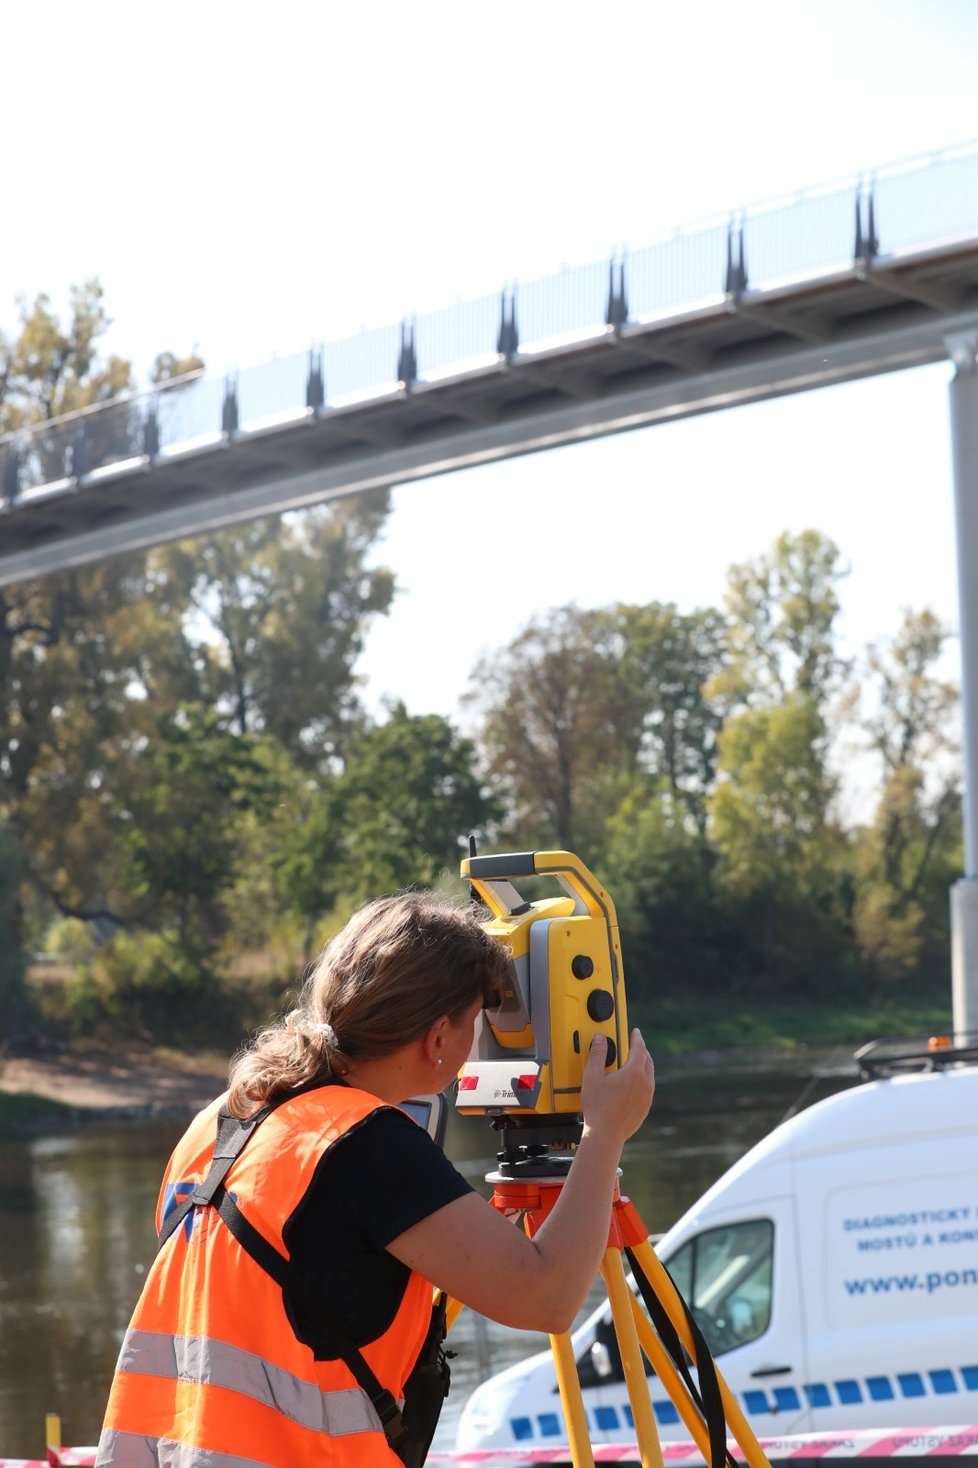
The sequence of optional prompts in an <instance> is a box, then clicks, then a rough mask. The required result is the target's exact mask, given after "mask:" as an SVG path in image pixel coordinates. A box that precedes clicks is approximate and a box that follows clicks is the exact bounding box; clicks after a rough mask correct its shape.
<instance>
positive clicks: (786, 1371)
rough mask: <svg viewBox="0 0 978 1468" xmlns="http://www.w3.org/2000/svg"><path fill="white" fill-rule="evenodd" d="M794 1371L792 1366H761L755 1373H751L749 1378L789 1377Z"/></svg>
mask: <svg viewBox="0 0 978 1468" xmlns="http://www.w3.org/2000/svg"><path fill="white" fill-rule="evenodd" d="M794 1369H795V1368H794V1367H793V1366H761V1367H760V1368H759V1369H758V1370H757V1371H752V1372H751V1376H752V1377H755V1376H789V1375H790V1374H791V1372H792V1371H794Z"/></svg>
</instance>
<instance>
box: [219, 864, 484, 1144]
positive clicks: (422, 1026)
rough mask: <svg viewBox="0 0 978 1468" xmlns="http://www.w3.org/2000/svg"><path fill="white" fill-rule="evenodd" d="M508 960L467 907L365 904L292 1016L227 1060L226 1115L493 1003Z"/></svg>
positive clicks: (323, 959) (422, 895)
mask: <svg viewBox="0 0 978 1468" xmlns="http://www.w3.org/2000/svg"><path fill="white" fill-rule="evenodd" d="M507 962H508V957H507V954H506V951H505V949H504V948H503V947H502V946H501V945H500V944H499V943H498V942H497V941H496V940H495V939H493V938H490V937H489V936H488V934H487V933H485V931H484V930H483V927H482V925H481V923H480V921H479V919H478V916H477V915H476V912H475V911H474V909H473V908H472V907H471V906H464V907H463V906H460V905H458V904H456V903H453V902H451V901H449V900H447V899H445V898H440V897H435V896H433V895H432V894H431V893H426V892H402V893H399V894H398V895H397V896H394V897H381V898H378V899H377V900H376V901H375V902H370V903H368V904H367V905H366V906H365V907H363V908H361V909H360V910H359V912H357V913H355V914H354V915H353V917H352V918H351V919H350V921H349V922H348V923H347V924H346V926H345V927H344V928H342V929H341V930H340V932H339V933H337V934H336V936H335V937H334V938H332V939H331V940H330V942H329V943H327V945H326V947H325V949H324V950H323V952H322V954H321V955H320V957H319V960H318V962H317V964H316V966H315V968H314V969H313V972H312V974H311V975H310V977H309V978H308V979H307V981H306V983H305V985H304V987H303V991H302V996H301V1000H300V1003H299V1006H298V1008H297V1009H295V1010H293V1012H292V1013H291V1014H290V1015H288V1016H287V1018H286V1019H285V1020H284V1021H283V1022H282V1023H281V1024H279V1025H276V1026H274V1027H273V1028H272V1029H270V1030H266V1031H265V1032H264V1033H263V1034H261V1035H259V1036H258V1038H257V1040H256V1041H255V1042H254V1044H253V1045H252V1046H251V1047H250V1048H249V1049H248V1050H246V1051H245V1052H244V1053H243V1054H242V1055H240V1056H239V1057H238V1058H237V1059H236V1060H235V1062H234V1064H233V1066H232V1069H231V1095H230V1099H229V1106H230V1108H231V1110H232V1113H233V1114H234V1115H237V1116H246V1115H248V1114H249V1113H250V1112H252V1111H254V1110H255V1108H256V1106H260V1105H262V1104H264V1102H266V1101H270V1100H272V1099H274V1098H275V1097H277V1096H281V1095H283V1094H286V1093H287V1092H289V1091H292V1090H295V1089H297V1088H298V1087H299V1086H301V1085H304V1084H307V1083H308V1082H309V1081H314V1080H316V1079H319V1078H322V1079H327V1078H328V1077H329V1076H330V1075H342V1074H343V1073H344V1071H345V1069H346V1067H347V1064H348V1063H349V1062H351V1061H353V1062H355V1061H358V1060H372V1059H375V1058H378V1057H380V1056H384V1055H389V1054H391V1053H393V1052H394V1051H395V1050H397V1049H399V1048H400V1047H401V1046H403V1045H406V1044H410V1043H411V1042H412V1041H413V1040H417V1039H419V1038H420V1037H421V1036H423V1035H424V1034H425V1033H426V1032H427V1031H428V1029H429V1027H430V1026H431V1025H432V1024H434V1022H435V1021H436V1020H437V1019H439V1018H441V1016H442V1015H447V1016H448V1017H449V1019H451V1020H452V1021H453V1022H454V1021H456V1020H458V1019H459V1018H460V1017H461V1016H462V1015H464V1014H465V1012H466V1011H467V1010H468V1009H470V1008H471V1006H472V1004H473V1003H474V1002H475V1001H476V999H481V1001H482V1002H483V1003H491V1002H493V1001H494V1000H495V999H496V996H497V995H498V994H499V992H500V990H501V988H502V985H503V981H504V978H505V975H506V966H507Z"/></svg>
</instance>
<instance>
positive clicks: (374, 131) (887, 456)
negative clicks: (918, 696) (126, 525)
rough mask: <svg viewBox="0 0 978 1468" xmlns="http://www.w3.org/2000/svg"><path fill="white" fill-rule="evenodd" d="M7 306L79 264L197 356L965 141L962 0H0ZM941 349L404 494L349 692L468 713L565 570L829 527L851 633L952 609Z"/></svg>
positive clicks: (624, 583) (154, 340)
mask: <svg viewBox="0 0 978 1468" xmlns="http://www.w3.org/2000/svg"><path fill="white" fill-rule="evenodd" d="M2 45H3V52H4V60H5V64H4V67H3V96H4V103H5V114H6V117H7V122H8V126H7V132H6V140H7V141H6V146H5V148H4V170H3V194H4V203H5V206H6V209H5V214H6V225H5V228H4V231H3V246H2V249H0V321H3V322H5V323H6V324H7V325H8V326H12V325H13V324H14V320H15V301H16V298H17V296H18V295H20V294H23V295H26V296H27V297H32V296H33V295H34V294H35V293H36V292H37V291H41V290H46V291H48V292H49V293H50V294H51V296H52V297H53V298H54V299H55V301H56V302H61V301H62V300H63V299H64V297H65V294H66V292H67V289H68V287H69V285H70V284H71V283H72V282H74V281H79V280H81V279H83V278H85V277H86V276H89V275H98V276H99V277H100V278H101V280H102V282H103V285H104V286H105V288H106V292H107V297H108V305H109V309H110V312H111V314H112V315H113V317H114V320H115V323H116V324H115V326H114V328H113V331H112V333H111V340H110V342H109V346H110V347H111V349H113V350H116V351H118V352H119V353H120V354H122V355H125V356H127V357H130V358H131V359H132V360H133V361H134V363H135V365H136V367H137V370H138V371H139V372H140V373H141V374H145V372H146V371H147V370H148V368H149V365H150V363H151V362H152V359H153V357H154V356H155V354H156V353H157V352H158V351H160V350H162V349H164V348H169V349H171V350H174V351H177V352H181V353H182V352H186V351H188V350H190V349H191V348H192V347H194V346H196V347H197V348H198V350H199V351H200V352H201V353H202V355H203V356H204V358H205V359H206V361H207V364H208V367H209V369H210V370H211V371H214V372H220V371H223V370H225V369H226V368H227V367H229V366H232V365H239V366H243V365H247V364H249V363H252V362H258V361H261V360H263V359H267V358H268V357H271V356H273V355H275V354H276V353H277V354H279V355H284V354H286V353H288V352H291V351H293V350H295V349H297V348H304V347H306V346H307V345H308V344H309V343H311V342H313V341H317V340H320V339H324V338H325V339H327V340H329V339H330V338H335V337H340V336H343V335H345V334H347V333H348V332H350V331H355V330H356V329H358V328H359V326H361V325H363V324H366V325H375V324H380V323H383V322H386V321H391V320H396V319H398V318H399V317H400V316H401V315H403V314H404V313H405V312H408V311H410V310H412V309H418V310H423V309H426V308H429V307H433V306H439V305H445V304H450V303H451V302H452V301H453V300H455V299H457V298H459V297H462V298H465V297H469V296H474V295H480V294H482V293H483V292H484V291H486V290H494V289H496V288H498V286H499V285H500V284H501V283H502V282H503V281H504V280H506V279H509V278H512V277H518V276H522V277H524V278H525V277H531V276H533V275H535V274H538V273H546V272H548V271H550V270H552V269H554V268H556V267H557V266H559V265H560V264H561V263H562V262H564V261H577V260H587V259H592V258H603V257H605V256H606V255H607V253H608V251H609V249H610V248H611V247H612V246H613V245H616V244H619V243H624V242H628V243H631V244H639V243H642V242H643V241H645V240H647V239H650V238H654V237H656V236H657V235H659V234H660V233H662V232H663V231H666V230H669V229H671V228H673V227H675V226H677V225H683V224H689V223H691V222H695V221H696V220H697V219H698V218H701V217H703V216H706V215H714V214H718V213H722V212H725V211H727V210H728V209H730V208H732V207H735V206H738V205H745V204H751V203H756V202H758V201H761V200H764V199H766V198H769V197H773V196H776V195H780V194H783V193H785V192H791V191H795V190H797V189H800V188H804V187H807V186H811V185H815V184H818V183H822V182H825V181H827V180H830V179H834V178H837V177H841V176H845V175H848V174H852V173H855V172H858V171H861V170H868V169H870V168H872V167H873V166H876V165H881V164H884V163H887V162H892V161H895V160H899V159H901V158H905V157H909V156H914V155H917V154H920V153H923V152H928V151H930V150H934V149H939V148H942V147H947V146H952V145H954V144H957V143H962V142H966V141H969V140H971V139H973V138H975V137H978V90H976V87H975V76H976V74H978V0H734V3H731V0H698V3H697V0H683V3H675V0H646V3H637V0H604V3H602V4H600V5H599V4H597V3H583V0H516V3H514V0H495V3H493V4H492V5H488V4H484V3H477V0H468V3H463V0H453V3H442V0H414V3H413V4H410V5H406V4H403V3H393V0H392V3H376V0H375V3H371V0H356V3H343V4H339V3H318V4H314V3H299V0H278V3H276V4H274V5H269V4H267V3H262V4H256V3H254V0H237V3H235V4H229V3H225V0H195V3H193V4H189V3H186V0H168V3H167V4H166V5H159V4H155V3H151V0H140V3H139V4H137V5H133V4H131V3H126V4H120V3H98V0H95V3H90V4H87V5H85V6H79V5H77V4H76V3H65V0H51V3H48V4H47V5H45V6H43V7H42V6H37V5H26V4H24V5H22V6H20V7H19V8H18V10H16V11H15V10H14V9H13V7H8V8H7V9H6V10H5V14H4V19H3V29H2ZM950 375H951V370H950V367H944V366H939V367H932V368H927V369H923V370H919V371H916V372H912V373H905V374H900V375H897V376H893V377H889V378H882V379H876V380H873V381H870V382H865V383H860V384H855V385H853V386H848V387H844V388H833V389H826V390H822V391H820V392H817V393H813V394H808V395H805V396H802V397H797V398H790V399H785V400H782V401H781V402H777V403H772V404H765V405H762V406H757V407H751V408H745V409H738V410H736V411H733V412H729V413H724V414H718V415H711V416H707V417H699V418H695V419H690V420H687V421H685V422H682V423H678V424H673V425H669V426H661V427H656V428H653V429H648V430H645V431H642V432H636V433H632V434H628V435H624V436H622V437H619V438H613V439H607V440H602V441H595V442H592V443H590V444H586V445H583V446H578V447H574V448H569V449H563V450H559V451H555V452H551V453H548V454H544V455H537V456H534V457H532V458H527V459H523V460H517V461H511V462H509V463H507V464H503V465H495V466H491V467H487V468H483V469H479V470H474V471H470V472H468V473H465V474H458V475H454V476H450V477H448V478H446V479H444V480H434V481H429V482H427V483H424V484H417V485H413V486H410V487H405V488H403V489H401V490H398V491H396V492H395V505H396V510H395V513H394V515H393V517H392V520H391V523H390V527H389V534H388V536H387V538H386V542H385V544H384V546H383V547H382V548H381V553H380V554H381V556H382V558H383V559H385V560H387V561H388V562H389V563H390V564H392V565H393V567H394V569H395V571H396V572H397V575H398V578H399V582H400V585H401V595H400V597H399V600H398V603H397V607H396V612H395V614H394V615H393V616H392V617H391V618H390V619H389V620H388V622H387V623H386V624H381V625H379V626H378V627H377V629H376V630H375V632H374V633H373V634H372V636H371V641H370V646H369V648H368V651H367V654H366V656H365V658H364V661H363V665H362V667H363V672H364V675H365V677H366V678H367V679H368V680H369V682H368V690H367V691H368V698H369V701H370V702H371V703H372V704H374V705H376V703H377V701H378V700H379V699H380V697H381V696H382V695H383V694H385V693H390V694H396V695H399V696H401V697H403V698H404V699H405V701H406V702H407V704H408V707H409V708H410V709H411V711H412V712H418V713H421V712H427V711H430V710H437V711H440V712H444V713H447V714H455V713H456V712H457V699H458V696H459V694H460V693H461V692H462V691H463V689H464V687H465V685H466V683H467V680H468V675H469V672H470V670H471V668H472V665H473V663H474V661H475V658H476V656H477V654H478V653H479V652H480V650H482V649H488V648H493V647H497V646H500V645H501V644H503V643H504V642H506V641H508V640H510V639H511V638H512V637H513V636H514V634H515V633H516V631H517V630H518V628H519V627H520V626H521V625H522V624H523V623H524V622H525V621H526V619H527V618H528V617H529V615H530V614H531V613H532V612H533V611H534V610H536V609H538V608H541V607H547V606H552V605H557V604H561V603H564V602H569V601H576V602H578V603H579V604H580V605H601V604H603V603H606V602H609V601H611V600H615V599H626V600H636V601H642V600H651V599H659V600H674V601H676V602H677V603H678V604H679V606H680V607H681V608H682V609H684V610H687V609H691V608H692V607H694V606H697V605H703V604H706V603H713V604H718V603H719V601H720V599H721V597H722V593H723V587H724V571H725V568H726V566H727V565H728V564H729V563H730V562H731V561H733V560H737V559H743V558H745V557H747V556H753V555H757V554H759V553H760V552H762V551H763V550H765V549H766V548H767V547H768V545H769V544H770V543H771V541H772V540H773V539H774V538H775V536H776V535H777V534H779V533H780V531H781V530H783V529H786V528H791V529H802V528H804V527H806V526H810V525H811V526H815V527H817V528H819V529H821V530H823V531H825V532H826V533H827V534H829V535H831V536H832V537H833V538H834V539H835V540H836V542H837V543H838V545H839V546H840V548H841V550H842V552H843V555H844V557H845V558H846V560H847V561H848V562H849V564H850V565H851V568H852V570H851V575H850V577H849V579H848V582H847V584H846V590H845V622H844V633H845V636H846V639H847V646H848V648H849V650H850V651H855V650H858V649H859V648H861V647H862V646H863V645H864V644H865V642H866V641H868V640H869V639H871V638H876V637H880V636H886V635H889V634H892V632H893V631H894V630H895V628H896V626H897V622H898V619H899V615H900V609H901V607H903V606H906V605H913V606H915V607H919V606H923V605H931V606H933V607H934V608H935V609H936V610H937V611H938V612H939V613H941V614H942V615H943V616H944V617H946V618H947V619H948V620H951V621H953V620H954V618H955V616H956V592H955V569H954V541H953V525H952V501H951V481H950V469H949V445H948V432H947V392H946V384H947V382H948V380H949V378H950Z"/></svg>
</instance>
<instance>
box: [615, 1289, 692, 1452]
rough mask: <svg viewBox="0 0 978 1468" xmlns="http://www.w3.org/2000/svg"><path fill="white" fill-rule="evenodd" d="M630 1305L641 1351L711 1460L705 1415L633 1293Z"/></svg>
mask: <svg viewBox="0 0 978 1468" xmlns="http://www.w3.org/2000/svg"><path fill="white" fill-rule="evenodd" d="M629 1294H631V1291H629ZM631 1304H632V1315H633V1316H634V1317H635V1329H636V1331H637V1333H638V1339H639V1343H640V1344H641V1347H642V1350H643V1351H644V1352H645V1354H646V1356H648V1358H649V1361H650V1363H651V1366H652V1370H653V1371H654V1372H655V1374H656V1376H657V1377H658V1378H659V1380H660V1381H661V1382H662V1385H663V1386H664V1387H665V1390H666V1395H667V1396H669V1397H670V1398H671V1399H672V1401H673V1402H674V1403H675V1406H676V1410H677V1411H678V1413H679V1415H680V1417H681V1418H682V1419H683V1422H684V1423H685V1426H686V1431H687V1432H688V1433H689V1435H690V1437H691V1438H692V1440H693V1442H694V1443H695V1444H696V1446H697V1447H698V1448H699V1450H700V1452H701V1453H702V1455H703V1458H704V1460H705V1461H706V1462H707V1463H709V1461H710V1434H709V1433H708V1432H707V1430H706V1425H705V1423H704V1422H703V1418H702V1417H701V1416H700V1410H699V1408H698V1407H697V1405H696V1403H695V1402H694V1401H693V1399H692V1397H691V1396H690V1395H689V1390H688V1388H687V1386H686V1383H685V1382H684V1381H683V1379H682V1377H681V1376H680V1375H679V1372H678V1371H677V1370H676V1367H675V1366H674V1365H673V1360H672V1357H671V1356H670V1355H669V1352H668V1351H667V1350H666V1348H665V1346H664V1345H663V1344H662V1342H661V1341H660V1340H659V1337H658V1336H657V1335H656V1333H655V1331H654V1330H653V1329H652V1326H651V1325H650V1324H649V1322H648V1320H647V1319H646V1318H645V1316H644V1315H643V1314H642V1307H641V1305H640V1304H639V1303H638V1301H637V1300H636V1298H635V1296H634V1295H632V1299H631Z"/></svg>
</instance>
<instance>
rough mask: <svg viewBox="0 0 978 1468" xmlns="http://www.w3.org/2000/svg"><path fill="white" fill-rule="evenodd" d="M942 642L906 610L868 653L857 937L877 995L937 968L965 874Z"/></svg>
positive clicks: (930, 618)
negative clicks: (952, 894)
mask: <svg viewBox="0 0 978 1468" xmlns="http://www.w3.org/2000/svg"><path fill="white" fill-rule="evenodd" d="M947 637H948V632H947V629H946V628H945V627H943V626H942V625H941V623H940V622H939V621H938V619H937V618H936V617H935V616H934V615H933V613H932V612H930V611H926V610H925V611H923V612H918V613H914V612H909V611H908V612H907V613H906V614H905V616H904V620H903V623H902V625H901V627H900V628H899V629H898V631H897V633H896V635H895V637H894V638H893V640H892V642H891V643H890V644H889V645H888V646H885V647H872V648H870V650H869V656H868V660H867V661H868V673H869V680H870V687H871V689H872V690H873V693H874V694H875V704H874V706H873V707H872V709H871V712H870V714H869V717H868V718H867V719H866V721H865V725H864V727H865V730H866V734H867V736H868V742H869V745H870V748H871V749H872V750H873V751H874V753H875V754H876V755H877V757H878V759H879V761H880V765H881V786H880V797H879V802H878V805H877V808H876V812H875V815H874V818H873V821H872V822H871V824H870V825H869V826H868V827H867V828H866V829H865V830H863V831H861V832H860V833H859V834H858V837H857V840H856V853H855V855H856V861H855V899H854V911H853V932H854V937H855V941H856V944H857V947H858V950H859V954H860V957H861V959H862V961H863V964H864V966H865V967H866V969H867V971H868V973H869V974H870V976H871V977H872V979H873V980H874V981H875V983H876V984H877V985H880V986H884V985H890V984H893V983H896V982H904V981H906V979H907V978H908V977H910V976H912V975H913V974H914V973H916V972H917V970H918V968H919V966H920V964H921V962H922V961H923V962H925V963H927V965H928V967H931V966H933V964H934V962H935V959H938V955H939V954H940V951H941V949H942V948H943V947H945V946H946V938H945V934H946V921H947V918H946V914H947V900H948V899H947V892H948V887H949V885H950V883H951V882H952V881H953V880H954V879H955V878H956V877H957V876H959V875H960V871H961V849H960V848H961V832H960V813H961V806H960V789H959V778H958V770H957V765H956V762H955V761H953V759H950V758H949V755H950V754H951V752H952V751H953V750H954V747H955V741H954V735H953V733H952V730H951V728H950V722H951V719H952V717H953V715H954V713H955V711H956V702H957V694H956V689H955V688H954V686H953V685H952V684H950V683H949V682H947V681H946V680H944V679H942V678H941V677H940V676H939V675H938V673H937V667H938V664H939V662H940V659H941V655H942V653H943V650H944V645H945V642H946V640H947ZM942 940H944V941H942Z"/></svg>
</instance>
